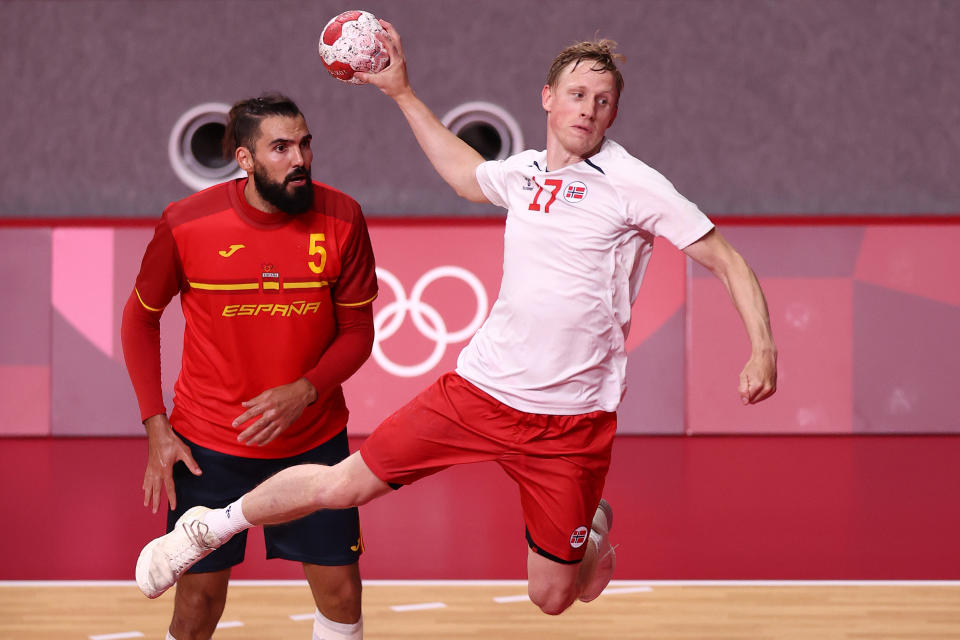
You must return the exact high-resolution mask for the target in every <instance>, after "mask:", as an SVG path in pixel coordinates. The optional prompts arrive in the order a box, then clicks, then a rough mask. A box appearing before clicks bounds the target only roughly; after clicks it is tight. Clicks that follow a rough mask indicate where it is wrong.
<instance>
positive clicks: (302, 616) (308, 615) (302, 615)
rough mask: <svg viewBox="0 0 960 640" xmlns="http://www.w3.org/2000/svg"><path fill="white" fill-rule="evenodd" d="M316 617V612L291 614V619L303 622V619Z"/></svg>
mask: <svg viewBox="0 0 960 640" xmlns="http://www.w3.org/2000/svg"><path fill="white" fill-rule="evenodd" d="M316 617H317V616H316V614H313V613H294V614H293V615H291V616H290V619H291V620H293V621H294V622H302V621H303V620H313V619H314V618H316Z"/></svg>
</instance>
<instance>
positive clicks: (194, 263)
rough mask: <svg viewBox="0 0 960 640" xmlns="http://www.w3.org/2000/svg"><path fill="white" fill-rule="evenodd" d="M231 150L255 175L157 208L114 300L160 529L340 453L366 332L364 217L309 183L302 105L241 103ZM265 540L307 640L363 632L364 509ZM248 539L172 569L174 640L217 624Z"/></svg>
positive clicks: (200, 634) (232, 125)
mask: <svg viewBox="0 0 960 640" xmlns="http://www.w3.org/2000/svg"><path fill="white" fill-rule="evenodd" d="M225 151H226V152H227V153H228V154H229V155H231V156H233V157H235V158H236V160H237V163H238V164H239V165H240V167H241V168H242V169H243V170H244V171H246V173H247V177H246V178H242V179H238V180H234V181H231V182H227V183H224V184H220V185H217V186H214V187H211V188H209V189H206V190H204V191H201V192H200V193H197V194H195V195H193V196H190V197H188V198H186V199H184V200H181V201H179V202H175V203H173V204H171V205H170V206H169V207H167V209H166V210H165V211H164V213H163V216H162V217H161V219H160V222H159V223H158V224H157V227H156V231H155V234H154V237H153V239H152V241H151V242H150V244H149V246H148V247H147V250H146V253H145V254H144V257H143V262H142V265H141V269H140V273H139V275H138V276H137V280H136V285H135V288H134V290H133V292H132V293H131V295H130V299H129V300H128V302H127V304H126V306H125V308H124V313H123V323H122V329H121V333H122V339H123V351H124V358H125V360H126V364H127V369H128V371H129V373H130V379H131V381H132V383H133V387H134V390H135V392H136V395H137V399H138V402H139V405H140V411H141V418H142V420H143V422H144V425H145V427H146V430H147V435H148V462H147V468H146V473H145V475H144V482H143V490H144V505H145V506H147V505H149V506H151V507H152V509H153V511H154V512H156V511H157V508H158V505H159V504H160V500H161V496H162V495H163V493H166V496H167V499H168V501H169V504H170V511H169V512H168V519H167V529H168V531H170V530H173V529H174V528H175V527H177V526H178V525H177V522H178V520H180V519H181V517H183V515H184V514H185V513H188V512H192V513H194V514H195V513H197V511H198V510H201V511H205V509H204V508H203V507H198V506H197V505H208V506H209V505H216V506H227V505H229V504H230V503H231V502H233V501H235V500H236V499H237V498H238V497H239V496H241V495H243V494H244V493H246V492H247V491H249V490H250V489H251V488H253V487H254V486H256V485H257V484H258V483H259V482H261V481H262V480H264V479H265V478H267V477H269V476H271V475H273V474H275V473H276V472H278V471H279V470H281V469H283V468H286V467H288V466H291V465H295V464H301V463H313V464H325V465H331V464H336V463H337V462H339V461H341V460H343V459H344V458H346V457H347V455H348V453H349V451H348V448H347V439H346V423H347V408H346V405H345V403H344V398H343V392H342V389H341V386H340V385H341V383H342V382H343V381H344V380H346V379H347V378H348V377H349V376H350V375H352V374H353V373H354V372H355V371H356V370H357V369H358V368H359V367H360V365H361V364H363V362H364V361H365V360H366V359H367V357H368V356H369V354H370V350H371V347H372V344H373V321H372V310H371V309H372V307H371V302H372V301H373V299H374V298H375V297H376V295H377V280H376V274H375V265H374V258H373V251H372V248H371V246H370V239H369V236H368V233H367V228H366V224H365V222H364V218H363V214H362V212H361V210H360V206H359V205H358V204H357V202H356V201H355V200H353V199H352V198H350V197H349V196H347V195H346V194H344V193H341V192H339V191H337V190H336V189H333V188H331V187H328V186H326V185H323V184H319V183H315V182H313V181H312V180H311V173H310V167H311V162H312V159H313V152H312V150H311V136H310V131H309V129H308V128H307V124H306V120H305V119H304V117H303V115H302V113H301V112H300V110H299V108H298V107H297V106H296V105H295V104H294V103H293V102H292V101H291V100H290V99H289V98H286V97H284V96H280V95H265V96H261V97H259V98H253V99H249V100H244V101H241V102H238V103H237V104H236V105H234V107H233V108H232V110H231V112H230V120H229V123H228V125H227V134H226V139H225ZM177 294H179V295H180V302H181V306H182V308H183V314H184V318H185V321H186V325H185V329H184V341H183V356H182V364H181V370H180V375H179V377H178V378H177V382H176V385H175V387H174V391H175V399H174V407H173V411H172V412H171V413H170V417H169V419H168V418H167V415H166V408H165V407H164V404H163V398H162V394H161V385H160V332H159V329H160V316H161V314H162V313H163V309H164V308H165V307H166V306H167V304H168V303H169V302H170V301H171V300H172V298H173V297H174V296H175V295H177ZM265 538H266V542H267V554H268V557H279V558H286V559H289V560H295V561H299V562H302V563H303V567H304V572H305V574H306V577H307V580H308V582H309V584H310V589H311V591H312V593H313V596H314V600H315V601H316V605H317V612H316V621H315V624H314V636H313V637H314V639H321V638H322V639H324V640H326V639H331V640H342V639H348V638H349V639H352V640H355V639H358V638H361V637H362V622H361V608H360V592H361V583H360V574H359V569H358V565H357V560H358V558H359V556H360V553H361V551H362V543H361V539H360V528H359V518H358V514H357V510H356V509H348V510H342V511H324V512H319V513H317V514H314V516H311V517H310V518H306V519H303V520H300V521H298V522H296V523H293V524H290V525H284V526H282V527H271V528H269V529H267V530H266V531H265ZM234 541H236V543H234ZM244 544H245V537H244V536H236V537H234V539H232V540H231V541H230V542H229V543H228V544H225V545H223V547H222V548H221V549H219V550H218V551H217V552H216V553H214V554H211V555H209V556H207V557H206V558H204V559H203V560H202V561H201V562H200V563H198V564H196V565H195V566H194V567H193V569H192V570H191V572H190V573H188V574H186V575H184V576H183V577H182V578H181V579H180V583H179V588H178V589H177V591H176V597H175V600H174V611H173V619H172V621H171V623H170V628H169V632H168V638H175V639H176V640H191V639H201V638H203V639H206V638H209V637H210V636H211V635H212V634H213V631H214V628H215V627H216V624H217V622H218V621H219V619H220V615H221V613H222V612H223V607H224V603H225V601H226V593H227V584H228V580H229V576H230V568H231V567H232V566H234V565H235V564H237V563H239V562H241V561H242V560H243V553H244ZM140 586H141V588H142V589H144V592H145V593H146V594H147V595H149V596H151V597H156V596H158V595H160V593H162V591H157V590H155V589H153V588H152V587H151V586H150V585H149V584H147V583H146V582H143V581H141V582H140Z"/></svg>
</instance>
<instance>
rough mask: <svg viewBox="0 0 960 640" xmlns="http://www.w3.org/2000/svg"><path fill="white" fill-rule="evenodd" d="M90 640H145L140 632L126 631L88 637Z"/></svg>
mask: <svg viewBox="0 0 960 640" xmlns="http://www.w3.org/2000/svg"><path fill="white" fill-rule="evenodd" d="M88 637H89V638H90V640H123V639H124V638H143V637H144V635H143V634H142V633H140V632H139V631H124V632H122V633H103V634H100V635H97V636H88Z"/></svg>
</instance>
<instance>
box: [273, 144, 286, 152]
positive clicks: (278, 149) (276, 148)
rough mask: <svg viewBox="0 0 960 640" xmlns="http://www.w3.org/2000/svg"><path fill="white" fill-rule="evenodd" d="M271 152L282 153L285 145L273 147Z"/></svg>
mask: <svg viewBox="0 0 960 640" xmlns="http://www.w3.org/2000/svg"><path fill="white" fill-rule="evenodd" d="M273 150H274V151H276V152H277V153H283V152H284V151H286V150H287V145H285V144H278V145H277V146H275V147H274V148H273Z"/></svg>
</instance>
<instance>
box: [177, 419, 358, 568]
mask: <svg viewBox="0 0 960 640" xmlns="http://www.w3.org/2000/svg"><path fill="white" fill-rule="evenodd" d="M177 435H179V434H177ZM180 438H181V439H182V440H183V441H184V442H185V443H186V444H187V445H188V446H189V447H190V451H191V452H192V453H193V459H194V460H196V461H197V464H198V465H200V469H201V470H202V471H203V475H201V476H195V475H193V474H192V473H190V470H189V469H187V466H186V465H185V464H183V463H182V462H178V463H177V464H176V465H174V467H173V480H174V482H175V484H176V492H177V508H176V510H174V511H168V512H167V531H168V532H169V531H171V530H172V529H173V526H174V524H176V522H177V519H178V518H179V517H180V516H181V515H183V514H184V512H186V511H187V509H189V508H191V507H195V506H197V505H203V506H206V507H225V506H227V505H228V504H230V503H231V502H234V501H236V500H237V499H238V498H240V496H242V495H243V494H245V493H247V492H248V491H250V490H251V489H253V488H254V487H255V486H257V485H258V484H260V483H261V482H263V481H264V480H266V479H267V478H269V477H270V476H272V475H274V474H275V473H277V472H278V471H281V470H282V469H286V468H287V467H291V466H293V465H297V464H304V463H314V464H325V465H334V464H336V463H338V462H340V461H341V460H343V459H344V458H346V457H347V456H348V455H349V454H350V449H349V446H348V443H347V430H346V429H344V430H343V431H341V432H340V433H339V434H337V435H336V436H334V437H333V438H331V439H330V440H328V441H327V442H325V443H323V444H322V445H320V446H318V447H316V448H314V449H311V450H309V451H307V452H305V453H301V454H300V455H297V456H293V457H291V458H278V459H271V460H265V459H261V458H240V457H237V456H231V455H227V454H224V453H219V452H217V451H211V450H210V449H206V448H204V447H201V446H198V445H196V444H194V443H192V442H190V441H189V440H187V439H186V438H184V437H183V436H180ZM263 537H264V539H265V542H266V547H267V558H283V559H285V560H293V561H295V562H306V563H309V564H318V565H322V566H328V567H329V566H341V565H348V564H353V563H354V562H356V561H357V559H358V558H359V557H360V554H361V552H362V551H363V545H362V542H361V540H360V516H359V512H358V511H357V509H356V508H353V509H336V510H323V511H317V512H316V513H312V514H310V515H309V516H306V517H304V518H301V519H300V520H296V521H294V522H289V523H286V524H281V525H272V526H267V527H264V528H263ZM246 544H247V532H246V531H243V532H241V533H238V534H237V535H235V536H233V537H232V538H230V540H228V541H227V543H226V544H225V545H223V546H222V547H220V548H219V549H217V550H216V551H214V552H213V553H211V554H210V555H208V556H207V557H206V558H203V559H202V560H200V562H198V563H197V564H196V565H194V566H193V567H192V568H191V569H190V572H191V573H206V572H210V571H220V570H221V569H227V568H229V567H232V566H234V565H237V564H240V563H241V562H243V555H244V550H245V548H246Z"/></svg>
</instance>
